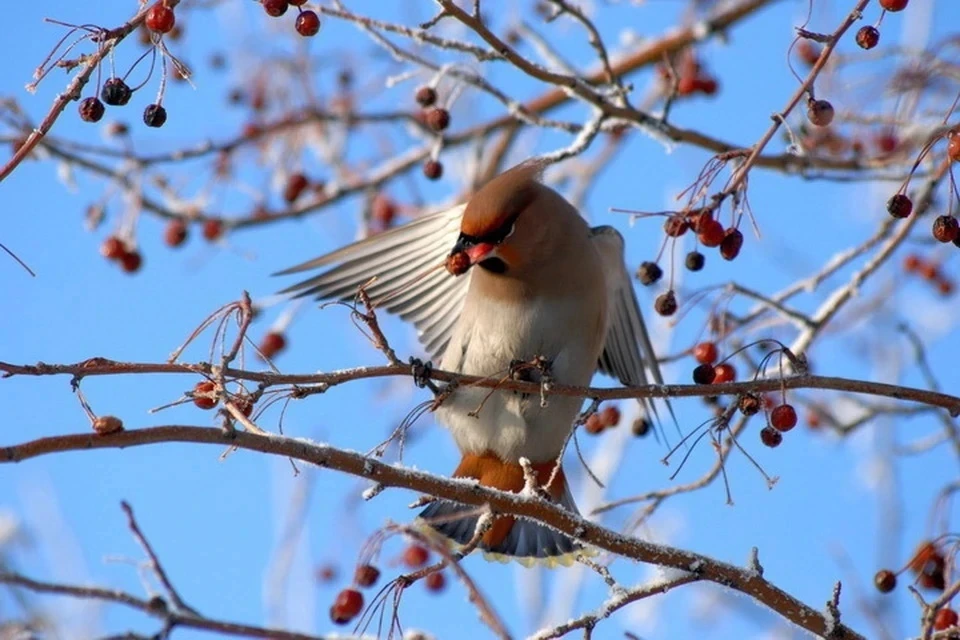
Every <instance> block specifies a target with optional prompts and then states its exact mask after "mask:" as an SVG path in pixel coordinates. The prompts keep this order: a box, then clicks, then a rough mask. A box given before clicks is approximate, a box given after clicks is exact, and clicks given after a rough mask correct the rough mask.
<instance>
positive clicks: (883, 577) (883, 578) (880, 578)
mask: <svg viewBox="0 0 960 640" xmlns="http://www.w3.org/2000/svg"><path fill="white" fill-rule="evenodd" d="M873 585H874V586H875V587H876V588H877V591H879V592H880V593H890V592H891V591H893V590H894V589H895V588H896V587H897V575H896V574H895V573H894V572H893V571H890V570H889V569H881V570H880V571H877V573H876V575H875V576H873Z"/></svg>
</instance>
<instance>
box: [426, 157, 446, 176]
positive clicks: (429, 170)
mask: <svg viewBox="0 0 960 640" xmlns="http://www.w3.org/2000/svg"><path fill="white" fill-rule="evenodd" d="M423 175H425V176H427V178H428V179H430V180H439V179H440V177H441V176H443V165H442V164H440V163H439V162H438V161H436V160H427V161H426V162H425V163H424V165H423Z"/></svg>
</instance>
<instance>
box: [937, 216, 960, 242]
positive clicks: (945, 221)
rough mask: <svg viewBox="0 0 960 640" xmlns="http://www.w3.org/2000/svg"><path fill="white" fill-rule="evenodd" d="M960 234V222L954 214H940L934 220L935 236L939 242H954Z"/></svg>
mask: <svg viewBox="0 0 960 640" xmlns="http://www.w3.org/2000/svg"><path fill="white" fill-rule="evenodd" d="M958 234H960V224H958V223H957V219H956V218H954V217H953V216H950V215H946V216H938V217H937V219H936V220H934V221H933V237H934V238H936V239H937V241H938V242H953V241H954V240H956V239H957V236H958Z"/></svg>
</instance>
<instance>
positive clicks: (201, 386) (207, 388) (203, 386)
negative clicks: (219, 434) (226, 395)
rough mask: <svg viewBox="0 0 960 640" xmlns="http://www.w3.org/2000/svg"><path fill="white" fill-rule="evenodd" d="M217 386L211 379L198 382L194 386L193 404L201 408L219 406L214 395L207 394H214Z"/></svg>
mask: <svg viewBox="0 0 960 640" xmlns="http://www.w3.org/2000/svg"><path fill="white" fill-rule="evenodd" d="M215 387H216V385H214V384H213V383H212V382H210V381H209V380H206V381H204V382H198V383H197V384H196V386H195V387H194V388H193V404H195V405H197V406H198V407H200V408H201V409H213V408H214V407H215V406H217V402H218V401H217V399H216V398H214V397H213V396H212V395H210V396H208V395H206V394H212V393H213V390H214V389H215Z"/></svg>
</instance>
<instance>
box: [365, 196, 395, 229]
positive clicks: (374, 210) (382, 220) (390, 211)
mask: <svg viewBox="0 0 960 640" xmlns="http://www.w3.org/2000/svg"><path fill="white" fill-rule="evenodd" d="M370 214H371V216H373V219H374V220H376V221H377V222H378V223H379V224H380V226H381V227H383V228H384V229H386V228H388V227H389V226H390V225H391V224H393V219H394V218H395V217H396V215H397V205H396V204H394V202H393V200H391V199H390V197H389V196H385V195H383V194H382V193H378V194H377V195H376V196H375V197H374V199H373V202H372V203H371V205H370Z"/></svg>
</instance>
